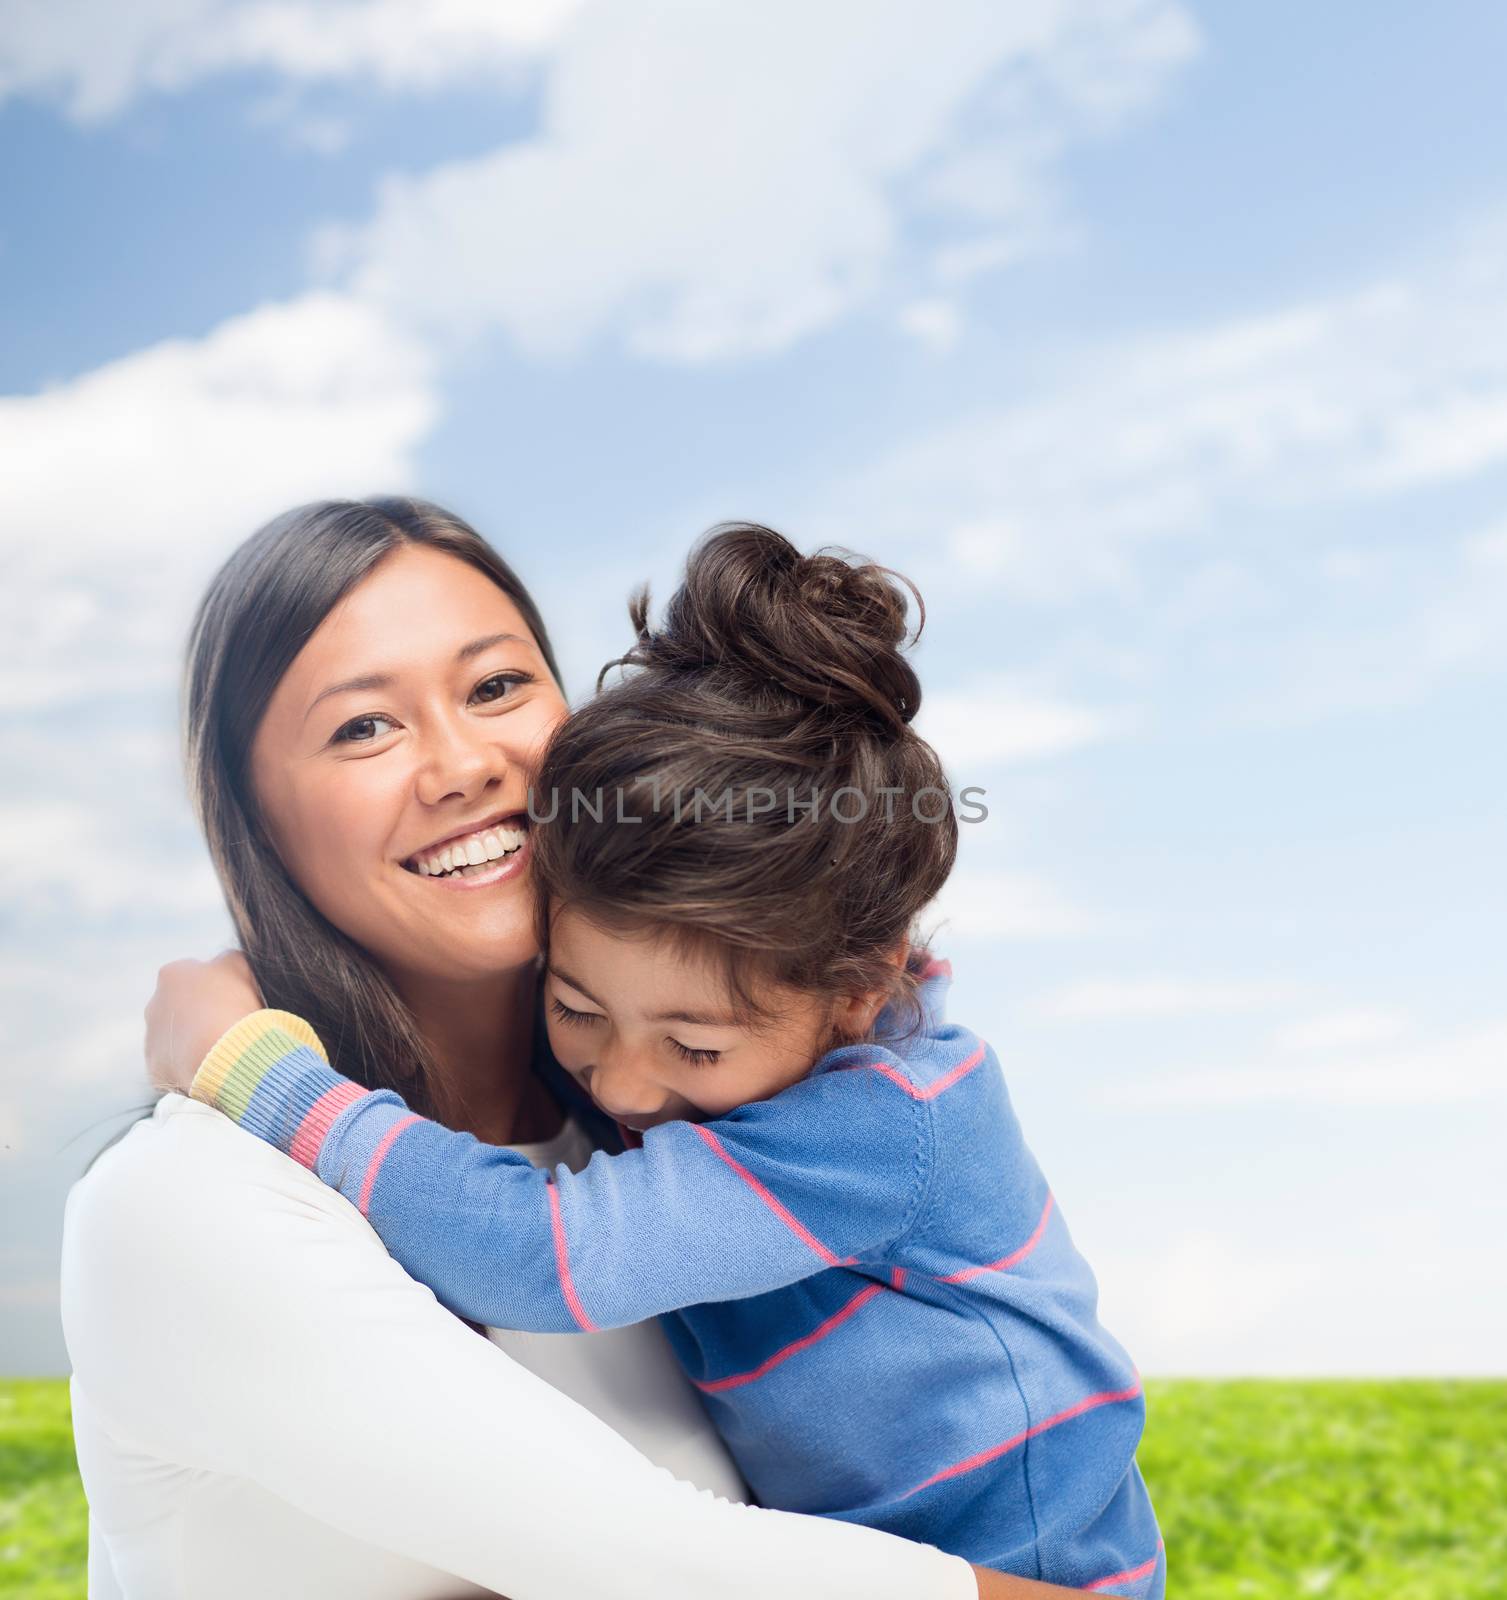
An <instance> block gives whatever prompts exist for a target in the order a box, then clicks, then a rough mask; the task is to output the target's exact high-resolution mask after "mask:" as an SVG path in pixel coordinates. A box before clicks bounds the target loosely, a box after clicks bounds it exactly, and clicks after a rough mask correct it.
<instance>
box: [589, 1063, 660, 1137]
mask: <svg viewBox="0 0 1507 1600" xmlns="http://www.w3.org/2000/svg"><path fill="white" fill-rule="evenodd" d="M587 1087H588V1088H589V1089H590V1091H591V1094H592V1097H593V1098H594V1099H595V1100H596V1103H597V1104H598V1105H599V1106H601V1108H602V1109H603V1110H604V1111H605V1112H606V1113H607V1114H608V1115H609V1116H611V1117H616V1118H617V1119H618V1120H619V1121H634V1122H641V1121H644V1120H646V1119H647V1118H650V1117H657V1116H658V1115H659V1113H660V1112H661V1111H663V1110H664V1107H665V1099H666V1097H665V1092H664V1090H663V1089H662V1088H660V1087H659V1086H658V1085H657V1084H656V1083H655V1082H654V1080H653V1078H652V1077H650V1076H649V1075H648V1074H647V1073H644V1072H642V1071H641V1070H639V1069H638V1068H637V1067H636V1066H635V1065H633V1064H632V1063H631V1062H630V1061H628V1060H627V1059H625V1057H624V1055H623V1052H622V1051H621V1050H612V1051H610V1052H604V1054H603V1056H602V1057H601V1058H600V1059H599V1060H598V1062H597V1065H596V1066H595V1067H594V1068H593V1070H592V1073H591V1077H590V1079H589V1080H588V1082H587Z"/></svg>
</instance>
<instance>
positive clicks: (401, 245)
mask: <svg viewBox="0 0 1507 1600" xmlns="http://www.w3.org/2000/svg"><path fill="white" fill-rule="evenodd" d="M1196 47H1197V36H1196V32H1195V30H1194V27H1193V24H1192V22H1191V20H1190V18H1189V17H1188V14H1187V13H1186V11H1185V10H1184V9H1183V8H1182V7H1181V6H1180V5H1178V4H1177V3H1176V0H1028V3H1024V4H1020V5H1014V6H999V5H996V4H993V3H992V0H964V3H961V4H958V5H955V6H953V7H951V8H949V11H948V14H947V23H946V26H945V27H943V26H938V25H937V24H936V19H935V18H934V17H931V16H929V15H927V14H925V13H924V12H922V11H921V9H920V8H918V7H917V6H916V5H915V4H914V3H912V0H841V3H833V4H828V5H823V6H816V7H812V6H808V5H802V4H798V3H797V0H768V3H766V4H764V5H760V6H752V5H745V6H705V5H700V4H693V3H687V0H680V3H673V4H658V5H653V6H647V7H644V6H617V7H613V6H604V7H600V8H597V9H594V10H591V11H590V12H588V13H586V14H584V15H583V16H582V18H581V19H580V22H579V25H578V26H577V27H575V28H573V29H571V30H569V31H568V32H567V33H566V34H565V35H564V36H563V37H562V39H561V41H560V48H559V50H558V52H557V54H556V56H555V59H554V61H553V64H552V67H551V70H550V73H549V75H548V78H547V80H546V84H545V89H544V104H543V111H542V118H541V128H540V131H539V133H538V135H537V136H535V137H533V138H531V139H527V140H524V141H521V142H519V143H516V144H512V145H509V146H506V147H504V148H502V149H500V150H497V151H494V152H492V153H490V154H488V155H486V156H484V157H481V158H479V159H476V160H469V161H462V162H456V163H453V164H451V165H448V166H444V167H441V168H439V169H437V170H435V171H432V172H429V173H426V174H424V175H422V176H420V177H417V178H408V177H403V178H393V179H391V180H389V182H388V183H387V184H386V186H385V187H384V189H383V192H382V200H381V204H380V206H379V208H378V212H377V215H376V217H375V218H374V219H373V220H372V221H371V222H370V223H368V224H366V225H364V226H361V227H358V228H355V229H348V230H339V231H335V232H331V233H328V234H326V236H325V238H324V240H323V243H322V249H321V254H322V256H323V258H324V261H325V263H326V266H327V267H328V268H329V269H330V270H331V271H338V272H341V273H344V274H348V281H350V282H351V283H352V284H353V285H354V286H355V287H356V289H357V291H358V292H359V293H361V294H363V295H365V296H368V297H372V298H375V299H377V300H379V301H381V302H382V303H384V304H387V305H389V306H393V307H395V308H400V309H401V311H402V313H403V315H405V316H415V317H418V318H420V319H422V320H423V321H424V322H426V323H427V324H430V325H432V326H435V327H438V328H441V329H444V330H447V331H448V332H450V333H451V334H453V335H457V336H467V335H470V334H472V333H474V332H475V331H476V330H477V329H479V328H485V327H488V326H495V327H499V328H501V329H503V330H505V332H506V333H507V334H508V335H509V336H510V337H511V338H512V339H513V340H514V341H515V342H516V343H518V344H519V345H520V346H522V347H523V348H524V349H526V350H528V351H530V352H532V353H534V354H536V355H540V354H560V353H568V352H571V351H574V350H576V349H579V348H581V347H582V346H584V345H586V344H588V343H589V342H591V341H593V340H596V339H598V338H601V337H604V336H606V335H608V334H611V335H613V336H614V337H617V338H620V339H621V341H622V343H623V344H624V345H626V347H627V348H628V349H630V350H631V351H633V352H635V353H637V354H639V355H642V356H647V357H650V358H653V359H657V360H663V361H671V362H687V363H695V362H704V361H715V360H722V359H731V358H736V357H748V356H755V355H759V354H763V353H767V352H772V351H776V350H779V349H781V348H783V347H785V346H787V345H789V344H791V343H792V342H793V341H794V340H796V339H798V338H800V337H801V336H803V335H805V334H809V333H811V332H813V331H814V330H816V329H819V328H821V327H824V326H826V325H827V324H830V323H831V322H833V321H834V320H835V319H836V318H838V317H839V316H841V315H843V314H845V313H847V312H850V311H852V310H853V309H855V308H857V307H860V306H862V305H864V304H866V303H868V302H870V301H872V300H873V299H874V298H875V297H876V296H877V295H878V294H879V292H880V290H881V288H882V287H883V286H884V285H885V284H886V283H887V282H889V281H890V280H891V279H892V278H894V277H897V276H903V275H904V266H903V264H904V262H905V261H907V260H909V259H910V255H911V254H912V252H910V251H909V250H908V247H907V246H906V244H905V240H904V229H905V225H906V222H907V221H908V219H910V218H912V217H920V216H923V215H924V216H925V217H926V218H927V219H928V221H929V222H930V224H931V226H932V228H933V229H936V228H937V227H939V226H940V228H941V230H942V232H943V233H944V234H945V235H947V237H946V238H944V239H943V240H942V241H941V244H940V246H939V248H942V249H944V250H945V249H948V248H952V247H953V246H956V245H958V244H966V243H968V242H969V241H970V240H972V239H974V238H975V237H977V236H979V235H980V232H981V230H982V232H983V235H984V236H985V237H987V238H988V240H989V241H990V248H991V250H993V251H995V252H996V254H997V253H998V251H999V249H1000V240H1001V239H1002V238H1010V237H1013V236H1019V238H1020V240H1022V241H1024V240H1025V239H1027V238H1029V237H1034V235H1035V234H1036V233H1038V232H1039V231H1040V218H1039V213H1040V211H1041V209H1042V207H1043V205H1044V204H1046V202H1045V201H1044V200H1043V198H1042V197H1043V194H1044V193H1045V192H1046V191H1047V190H1049V188H1050V185H1049V183H1048V181H1047V174H1048V172H1049V170H1050V168H1051V167H1052V165H1053V164H1054V163H1055V161H1056V160H1057V158H1058V156H1059V154H1060V152H1061V150H1062V148H1063V147H1064V146H1065V145H1066V144H1067V143H1068V142H1070V140H1072V139H1074V138H1079V137H1084V136H1088V135H1092V134H1095V133H1098V132H1101V131H1102V130H1103V129H1104V128H1106V127H1107V126H1110V125H1112V124H1113V123H1114V122H1115V121H1116V120H1117V119H1119V118H1121V117H1123V116H1125V115H1128V114H1130V113H1131V112H1132V111H1134V110H1137V109H1138V108H1140V107H1143V106H1145V105H1146V104H1148V103H1150V102H1151V101H1152V100H1154V99H1155V97H1156V96H1157V94H1158V93H1159V92H1160V91H1161V89H1162V87H1163V86H1164V85H1165V83H1166V82H1167V80H1168V79H1169V77H1170V76H1171V75H1172V73H1173V72H1174V71H1175V70H1176V69H1177V68H1178V67H1179V66H1181V65H1182V63H1183V62H1185V61H1186V60H1187V59H1188V58H1189V57H1190V56H1191V55H1192V54H1193V53H1194V51H1195V49H1196ZM980 129H982V130H984V131H983V132H980ZM929 324H930V325H931V326H932V327H933V328H935V325H936V317H935V315H934V314H929Z"/></svg>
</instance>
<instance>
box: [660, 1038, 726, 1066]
mask: <svg viewBox="0 0 1507 1600" xmlns="http://www.w3.org/2000/svg"><path fill="white" fill-rule="evenodd" d="M669 1042H670V1043H671V1044H672V1045H673V1046H674V1047H675V1053H676V1054H677V1055H678V1056H679V1057H680V1058H681V1060H682V1061H690V1062H692V1063H694V1064H695V1065H696V1066H699V1067H709V1066H710V1065H711V1064H712V1062H714V1061H716V1060H719V1059H720V1058H721V1055H722V1052H721V1051H720V1050H693V1049H691V1047H690V1046H689V1045H685V1044H682V1043H681V1042H680V1040H679V1039H671V1040H670V1041H669Z"/></svg>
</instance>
